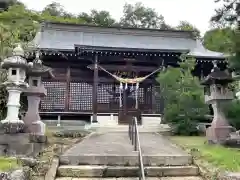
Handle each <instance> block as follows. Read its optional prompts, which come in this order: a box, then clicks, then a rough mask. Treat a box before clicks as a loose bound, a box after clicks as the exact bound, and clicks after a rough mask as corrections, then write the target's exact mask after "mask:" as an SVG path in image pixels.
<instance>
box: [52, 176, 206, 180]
mask: <svg viewBox="0 0 240 180" xmlns="http://www.w3.org/2000/svg"><path fill="white" fill-rule="evenodd" d="M56 180H139V178H138V177H132V178H71V177H60V178H57V179H56ZM146 180H203V179H202V178H201V177H197V176H189V177H158V178H157V177H146Z"/></svg>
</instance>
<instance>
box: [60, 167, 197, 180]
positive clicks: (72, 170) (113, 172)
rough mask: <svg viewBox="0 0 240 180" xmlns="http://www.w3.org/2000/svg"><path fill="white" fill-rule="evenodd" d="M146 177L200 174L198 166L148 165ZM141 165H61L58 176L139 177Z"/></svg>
mask: <svg viewBox="0 0 240 180" xmlns="http://www.w3.org/2000/svg"><path fill="white" fill-rule="evenodd" d="M144 169H145V176H146V177H174V176H198V175H199V169H198V167H196V166H155V167H154V166H151V167H150V166H148V167H144ZM138 173H139V167H137V166H135V167H129V166H60V167H59V168H58V171H57V176H58V177H78V178H79V177H96V178H97V177H98V178H99V177H138Z"/></svg>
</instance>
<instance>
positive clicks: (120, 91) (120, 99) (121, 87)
mask: <svg viewBox="0 0 240 180" xmlns="http://www.w3.org/2000/svg"><path fill="white" fill-rule="evenodd" d="M122 90H123V84H122V83H121V82H120V86H119V107H122Z"/></svg>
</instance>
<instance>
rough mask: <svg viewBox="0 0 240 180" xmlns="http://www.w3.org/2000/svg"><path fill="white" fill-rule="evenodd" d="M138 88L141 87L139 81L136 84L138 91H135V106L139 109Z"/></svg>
mask: <svg viewBox="0 0 240 180" xmlns="http://www.w3.org/2000/svg"><path fill="white" fill-rule="evenodd" d="M138 88H139V83H137V84H136V91H135V99H136V103H135V108H136V109H138Z"/></svg>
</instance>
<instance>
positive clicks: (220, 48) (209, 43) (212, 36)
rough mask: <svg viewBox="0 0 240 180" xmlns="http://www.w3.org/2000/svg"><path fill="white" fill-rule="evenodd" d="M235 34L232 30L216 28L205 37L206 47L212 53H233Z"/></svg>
mask: <svg viewBox="0 0 240 180" xmlns="http://www.w3.org/2000/svg"><path fill="white" fill-rule="evenodd" d="M233 35H234V32H233V30H232V29H231V28H229V27H228V28H215V29H211V30H209V31H207V32H206V33H205V34H204V36H203V42H204V46H205V47H206V48H207V49H209V50H212V51H217V52H222V53H231V52H232V48H233Z"/></svg>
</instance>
